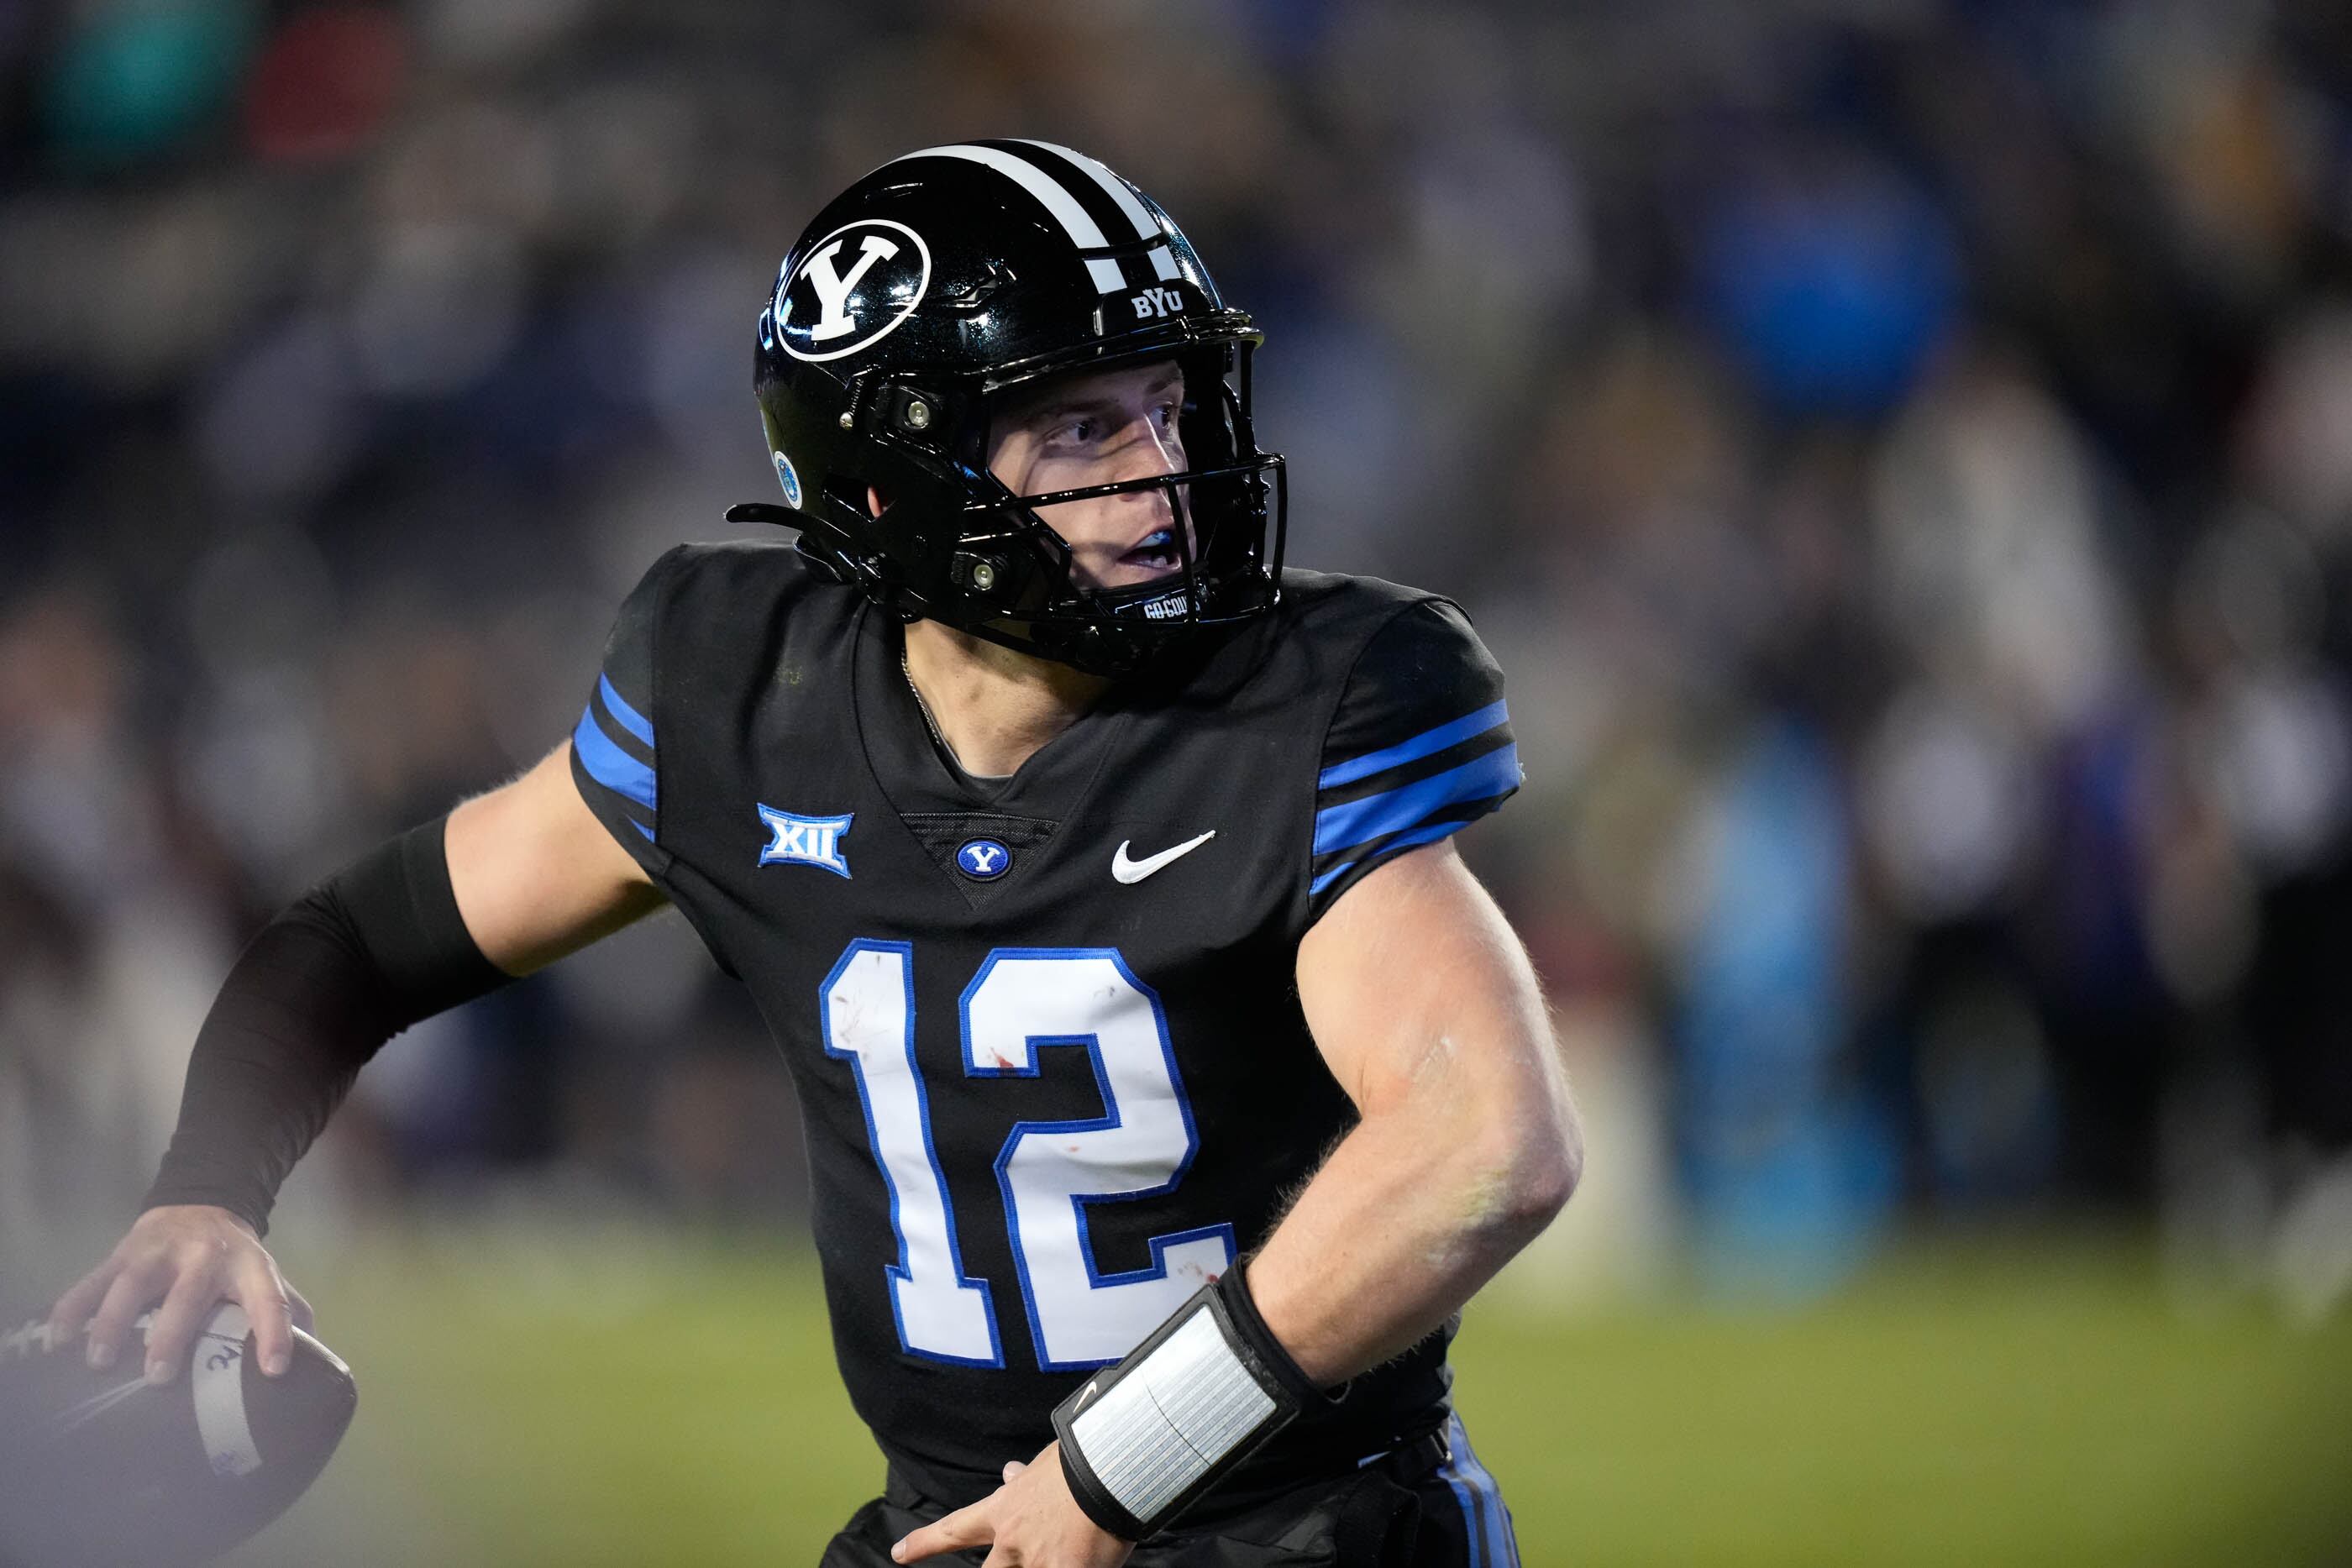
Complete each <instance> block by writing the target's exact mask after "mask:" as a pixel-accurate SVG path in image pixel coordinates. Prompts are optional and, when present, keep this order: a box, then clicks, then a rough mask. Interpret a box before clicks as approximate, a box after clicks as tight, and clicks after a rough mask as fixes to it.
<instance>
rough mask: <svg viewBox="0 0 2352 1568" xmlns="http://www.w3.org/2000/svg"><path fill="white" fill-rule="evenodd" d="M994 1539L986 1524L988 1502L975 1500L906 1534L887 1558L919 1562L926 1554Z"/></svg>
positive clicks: (979, 1544)
mask: <svg viewBox="0 0 2352 1568" xmlns="http://www.w3.org/2000/svg"><path fill="white" fill-rule="evenodd" d="M995 1539H996V1531H995V1530H994V1529H993V1528H992V1527H991V1525H990V1524H989V1520H988V1504H987V1503H986V1502H985V1501H982V1502H976V1503H973V1504H972V1505H971V1507H970V1508H960V1509H958V1510H956V1511H954V1512H953V1513H951V1514H950V1515H948V1516H947V1517H946V1518H945V1519H942V1520H938V1521H934V1522H932V1523H930V1524H927V1525H925V1526H923V1528H922V1529H920V1530H918V1531H915V1532H914V1533H913V1534H911V1535H909V1536H908V1537H907V1538H906V1539H905V1540H904V1541H901V1542H898V1545H896V1546H893V1547H892V1548H890V1560H891V1561H892V1562H894V1563H920V1562H921V1561H922V1560H923V1559H924V1558H926V1557H936V1556H938V1555H939V1554H940V1552H953V1551H956V1550H957V1549H958V1548H960V1547H965V1546H985V1545H987V1544H988V1543H989V1542H992V1541H993V1540H995Z"/></svg>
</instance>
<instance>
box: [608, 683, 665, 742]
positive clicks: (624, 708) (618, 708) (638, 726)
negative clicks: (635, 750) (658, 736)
mask: <svg viewBox="0 0 2352 1568" xmlns="http://www.w3.org/2000/svg"><path fill="white" fill-rule="evenodd" d="M596 690H597V691H598V693H599V694H601V695H603V697H604V711H605V712H606V713H609V714H611V715H612V716H614V718H616V719H618V720H620V723H621V727H622V728H623V729H625V730H627V731H628V732H629V733H630V734H631V735H634V736H635V737H637V738H638V739H639V740H642V741H644V742H645V743H646V745H647V746H651V745H652V744H653V743H654V726H653V721H652V720H651V719H649V718H647V717H646V716H645V715H643V714H641V713H639V712H638V711H637V710H636V709H635V708H633V707H631V706H629V705H628V703H627V701H626V700H625V698H623V697H622V695H621V694H620V692H619V691H617V690H616V689H614V685H613V677H612V676H610V675H604V674H600V675H598V676H597V677H596Z"/></svg>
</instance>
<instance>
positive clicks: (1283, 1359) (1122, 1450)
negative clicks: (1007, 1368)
mask: <svg viewBox="0 0 2352 1568" xmlns="http://www.w3.org/2000/svg"><path fill="white" fill-rule="evenodd" d="M1322 1400H1323V1396H1322V1394H1321V1393H1320V1391H1318V1389H1317V1388H1316V1386H1315V1385H1314V1383H1313V1382H1312V1381H1311V1380H1310V1379H1308V1377H1307V1375H1306V1374H1305V1373H1303V1372H1301V1371H1300V1370H1299V1369H1298V1364H1297V1363H1296V1362H1294V1361H1292V1360H1291V1359H1290V1354H1289V1353H1288V1352H1287V1351H1286V1350H1284V1349H1283V1348H1282V1344H1281V1342H1280V1341H1278V1340H1276V1338H1275V1337H1274V1335H1273V1333H1271V1332H1270V1331H1269V1330H1268V1329H1267V1328H1266V1326H1265V1320H1264V1319H1263V1318H1261V1317H1259V1316H1258V1312H1257V1305H1256V1303H1255V1302H1254V1301H1251V1300H1250V1295H1249V1288H1248V1286H1247V1284H1246V1283H1245V1282H1244V1280H1243V1277H1242V1270H1240V1269H1239V1268H1234V1269H1229V1270H1226V1271H1225V1273H1224V1274H1223V1277H1221V1278H1220V1279H1219V1280H1218V1281H1217V1282H1216V1283H1215V1284H1213V1285H1211V1286H1208V1287H1207V1288H1206V1289H1204V1290H1202V1291H1201V1292H1200V1293H1199V1294H1197V1295H1195V1296H1193V1297H1192V1300H1190V1301H1186V1302H1185V1303H1184V1304H1183V1305H1182V1306H1181V1307H1180V1308H1178V1309H1177V1310H1176V1312H1175V1313H1174V1315H1173V1316H1171V1317H1170V1318H1169V1320H1168V1321H1167V1322H1164V1323H1162V1324H1160V1327H1159V1328H1158V1329H1156V1330H1154V1331H1153V1332H1152V1334H1151V1337H1150V1338H1149V1339H1147V1340H1145V1341H1144V1342H1143V1343H1141V1344H1139V1345H1138V1346H1137V1347H1136V1348H1135V1350H1134V1352H1133V1353H1132V1354H1129V1356H1128V1358H1127V1359H1126V1360H1125V1361H1122V1362H1120V1363H1119V1364H1118V1365H1117V1366H1114V1367H1111V1368H1109V1369H1108V1370H1107V1371H1104V1372H1100V1373H1097V1374H1096V1375H1094V1376H1093V1377H1091V1378H1089V1379H1087V1382H1086V1383H1085V1384H1084V1385H1081V1386H1080V1387H1079V1389H1078V1391H1077V1392H1076V1394H1073V1395H1072V1396H1070V1397H1069V1398H1067V1399H1066V1400H1064V1401H1063V1402H1062V1404H1061V1406H1060V1407H1059V1408H1057V1409H1056V1410H1055V1412H1054V1431H1055V1436H1056V1437H1058V1438H1059V1439H1060V1440H1061V1456H1062V1473H1063V1475H1064V1477H1065V1478H1066V1479H1067V1480H1068V1481H1069V1484H1070V1492H1071V1495H1072V1496H1073V1497H1075V1498H1076V1500H1077V1503H1078V1506H1079V1507H1080V1508H1082V1509H1084V1510H1085V1511H1086V1513H1087V1518H1089V1519H1091V1520H1093V1521H1095V1522H1096V1523H1097V1524H1098V1525H1100V1526H1101V1527H1102V1528H1103V1529H1104V1530H1106V1531H1109V1532H1110V1533H1111V1534H1113V1535H1116V1536H1118V1538H1119V1539H1121V1540H1123V1541H1140V1540H1142V1539H1143V1538H1144V1537H1145V1536H1147V1535H1150V1534H1151V1533H1152V1532H1153V1531H1156V1530H1158V1529H1160V1527H1161V1526H1162V1525H1163V1524H1165V1523H1166V1522H1167V1521H1169V1520H1171V1519H1172V1518H1174V1517H1175V1516H1176V1515H1177V1514H1178V1513H1180V1512H1181V1511H1183V1510H1184V1509H1185V1508H1186V1507H1187V1506H1188V1505H1189V1504H1190V1503H1192V1500H1194V1499H1195V1498H1197V1497H1199V1496H1200V1495H1201V1494H1202V1492H1204V1491H1206V1490H1209V1489H1210V1488H1211V1487H1213V1486H1214V1485H1215V1484H1216V1483H1217V1482H1218V1481H1219V1480H1221V1479H1223V1478H1224V1477H1225V1476H1226V1475H1228V1474H1230V1473H1232V1471H1233V1470H1234V1469H1237V1468H1238V1467H1239V1466H1240V1465H1241V1464H1242V1463H1243V1461H1244V1460H1245V1459H1247V1458H1249V1456H1250V1455H1251V1454H1252V1453H1254V1452H1255V1451H1256V1449H1257V1448H1258V1447H1259V1446H1260V1445H1261V1444H1263V1443H1264V1442H1265V1440H1266V1439H1267V1438H1269V1437H1273V1436H1274V1435H1275V1434H1276V1432H1278V1431H1280V1430H1281V1429H1282V1428H1283V1427H1286V1426H1287V1425H1289V1423H1290V1421H1291V1420H1292V1419H1293V1418H1294V1417H1295V1416H1297V1415H1298V1413H1299V1412H1300V1411H1301V1410H1304V1409H1306V1408H1307V1406H1309V1405H1313V1404H1320V1403H1322Z"/></svg>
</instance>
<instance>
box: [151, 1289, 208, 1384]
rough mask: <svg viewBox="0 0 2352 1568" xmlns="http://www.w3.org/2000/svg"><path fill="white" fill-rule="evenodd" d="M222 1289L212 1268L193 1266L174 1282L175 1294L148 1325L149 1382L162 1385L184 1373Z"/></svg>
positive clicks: (158, 1308) (157, 1310)
mask: <svg viewBox="0 0 2352 1568" xmlns="http://www.w3.org/2000/svg"><path fill="white" fill-rule="evenodd" d="M219 1300H220V1290H219V1287H218V1284H217V1283H216V1281H215V1280H214V1278H213V1275H212V1271H211V1270H208V1269H191V1270H188V1271H187V1272H186V1273H184V1274H182V1275H181V1276H180V1277H179V1278H178V1279H176V1280H174V1281H172V1290H171V1293H170V1294H168V1295H166V1296H165V1297H164V1298H163V1305H162V1306H160V1307H157V1308H156V1309H155V1321H154V1322H151V1323H149V1324H148V1325H147V1381H148V1382H150V1383H152V1384H155V1385H158V1386H161V1385H163V1384H166V1383H169V1382H171V1381H172V1379H173V1378H174V1377H177V1376H178V1375H180V1368H181V1367H183V1366H185V1365H186V1364H187V1362H188V1353H189V1352H190V1350H192V1349H193V1348H194V1345H195V1343H196V1330H197V1329H199V1328H201V1327H202V1326H203V1325H204V1321H205V1318H206V1317H207V1316H209V1315H210V1314H211V1312H212V1310H213V1306H214V1303H215V1302H217V1301H219Z"/></svg>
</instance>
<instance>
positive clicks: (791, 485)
mask: <svg viewBox="0 0 2352 1568" xmlns="http://www.w3.org/2000/svg"><path fill="white" fill-rule="evenodd" d="M774 457H775V459H776V482H777V483H778V484H780V485H782V486H783V487H784V505H785V506H787V507H791V508H792V509H793V510H794V511H795V512H797V511H799V510H800V509H801V476H799V475H798V474H795V473H794V472H793V460H792V459H791V458H789V457H787V456H785V455H783V454H782V453H781V452H779V453H776V454H774Z"/></svg>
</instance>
